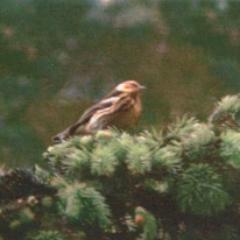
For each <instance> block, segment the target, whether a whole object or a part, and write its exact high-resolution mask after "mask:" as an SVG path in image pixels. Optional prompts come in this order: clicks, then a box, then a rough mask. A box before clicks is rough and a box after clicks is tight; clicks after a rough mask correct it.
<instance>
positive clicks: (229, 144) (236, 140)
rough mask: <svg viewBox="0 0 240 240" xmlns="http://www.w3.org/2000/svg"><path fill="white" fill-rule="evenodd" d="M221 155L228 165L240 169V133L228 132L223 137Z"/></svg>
mask: <svg viewBox="0 0 240 240" xmlns="http://www.w3.org/2000/svg"><path fill="white" fill-rule="evenodd" d="M221 139H222V142H221V149H220V155H221V156H222V157H223V158H224V160H225V161H226V163H228V164H230V165H231V166H233V167H234V168H237V169H239V168H240V133H239V132H234V131H232V130H228V131H226V132H224V133H222V135H221Z"/></svg>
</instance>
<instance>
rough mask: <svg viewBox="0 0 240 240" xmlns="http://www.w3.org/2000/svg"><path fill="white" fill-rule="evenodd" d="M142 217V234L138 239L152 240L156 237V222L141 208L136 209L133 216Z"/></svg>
mask: <svg viewBox="0 0 240 240" xmlns="http://www.w3.org/2000/svg"><path fill="white" fill-rule="evenodd" d="M137 215H138V216H142V217H143V223H142V225H143V226H142V229H143V232H142V234H141V235H140V237H139V238H138V239H139V240H154V239H156V237H157V231H158V228H157V221H156V219H155V217H154V216H153V215H152V214H151V213H150V212H148V211H147V210H146V209H144V208H142V207H137V208H136V209H135V216H137Z"/></svg>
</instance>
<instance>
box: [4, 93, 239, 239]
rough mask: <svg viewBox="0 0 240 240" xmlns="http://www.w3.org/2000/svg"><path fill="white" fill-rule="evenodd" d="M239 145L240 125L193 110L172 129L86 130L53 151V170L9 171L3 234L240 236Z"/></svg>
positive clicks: (50, 152)
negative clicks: (202, 116)
mask: <svg viewBox="0 0 240 240" xmlns="http://www.w3.org/2000/svg"><path fill="white" fill-rule="evenodd" d="M231 99H235V98H234V97H231ZM236 99H239V101H240V98H236ZM236 99H235V100H236ZM233 102H234V105H238V104H239V102H237V101H233ZM219 106H221V103H219V104H218V105H217V107H216V109H218V108H219ZM216 109H215V111H214V112H215V113H216ZM224 109H225V110H226V111H227V112H228V110H227V109H235V110H236V109H237V108H234V107H232V105H231V104H228V107H226V106H225V107H224ZM235 110H234V111H235ZM236 111H238V110H236ZM232 116H233V119H234V114H233V115H232ZM210 119H211V118H210ZM239 145H240V137H239V131H238V128H232V127H230V126H229V125H228V126H225V127H219V122H215V121H210V122H209V123H207V124H206V123H202V122H200V121H198V120H196V119H195V118H191V117H187V116H184V117H183V118H182V119H178V120H177V121H176V123H173V124H171V125H170V126H169V127H168V128H167V129H165V130H164V131H156V130H152V131H144V132H142V133H138V134H129V133H126V132H121V131H119V130H116V129H108V130H104V131H99V132H97V133H96V134H95V135H92V136H83V137H81V136H76V137H74V138H71V139H69V140H67V141H64V142H62V143H60V144H58V145H53V146H50V147H49V148H48V149H47V151H46V152H45V153H44V158H45V159H46V160H47V161H46V163H48V164H49V167H50V168H49V169H43V168H42V167H40V166H35V168H34V170H33V172H31V174H30V173H29V172H28V171H21V170H15V171H7V172H6V173H4V171H5V170H4V168H3V169H2V170H1V171H2V172H3V173H1V176H0V185H1V187H0V198H1V199H2V200H1V201H0V208H1V211H0V221H1V222H2V224H1V226H0V234H2V235H3V237H4V238H6V239H17V238H16V237H17V235H18V234H20V233H21V235H20V237H22V239H24V237H26V236H27V234H28V232H27V230H26V229H29V228H30V227H33V229H32V230H28V231H30V234H31V236H33V235H32V234H33V233H35V232H37V231H41V230H44V229H58V230H59V233H60V234H63V235H64V236H66V237H68V239H79V238H82V237H79V236H83V238H84V239H87V240H88V239H89V240H91V239H95V238H96V236H98V237H99V238H100V239H115V238H116V239H142V240H155V239H164V240H169V239H184V240H191V239H199V240H200V239H209V240H215V239H234V240H235V239H238V237H239V232H240V228H239V224H238V220H236V219H239V209H238V208H239V193H238V185H239V161H240V160H239V155H240V150H239ZM33 173H34V175H35V177H34V176H33ZM30 186H31V187H30ZM18 188H21V190H22V192H23V189H24V194H22V195H19V194H17V193H19V192H18ZM63 225H64V226H63ZM218 228H220V229H221V231H220V230H219V231H218V230H217V229H218ZM2 229H4V231H3V230H2ZM6 229H7V230H6ZM8 232H10V233H8ZM9 234H10V235H9ZM79 234H80V235H79ZM13 236H14V237H13ZM39 236H41V234H40V235H39ZM43 236H44V234H43ZM46 236H47V235H46ZM223 236H224V237H223ZM17 240H18V239H17Z"/></svg>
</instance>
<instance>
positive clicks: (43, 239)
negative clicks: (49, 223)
mask: <svg viewBox="0 0 240 240" xmlns="http://www.w3.org/2000/svg"><path fill="white" fill-rule="evenodd" d="M65 239H66V238H65V237H63V236H62V234H61V233H59V232H58V231H51V230H50V231H44V230H43V231H39V233H37V234H36V235H35V236H33V237H30V238H29V240H65Z"/></svg>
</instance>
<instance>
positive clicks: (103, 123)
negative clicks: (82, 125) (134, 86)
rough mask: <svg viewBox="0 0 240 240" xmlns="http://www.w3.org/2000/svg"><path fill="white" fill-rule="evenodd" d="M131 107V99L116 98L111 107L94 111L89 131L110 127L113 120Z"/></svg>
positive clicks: (132, 103) (132, 101) (127, 97)
mask: <svg viewBox="0 0 240 240" xmlns="http://www.w3.org/2000/svg"><path fill="white" fill-rule="evenodd" d="M133 106H134V100H133V98H131V97H129V96H126V95H124V96H122V97H121V98H117V101H114V102H113V104H112V105H111V106H109V107H106V108H104V109H99V110H98V111H96V113H95V114H94V115H92V117H91V119H90V121H89V124H88V127H89V129H91V130H98V129H103V128H105V127H107V126H108V125H110V123H111V122H112V121H113V119H115V118H116V117H118V116H120V114H121V113H122V112H126V111H128V110H129V109H130V108H132V107H133Z"/></svg>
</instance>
